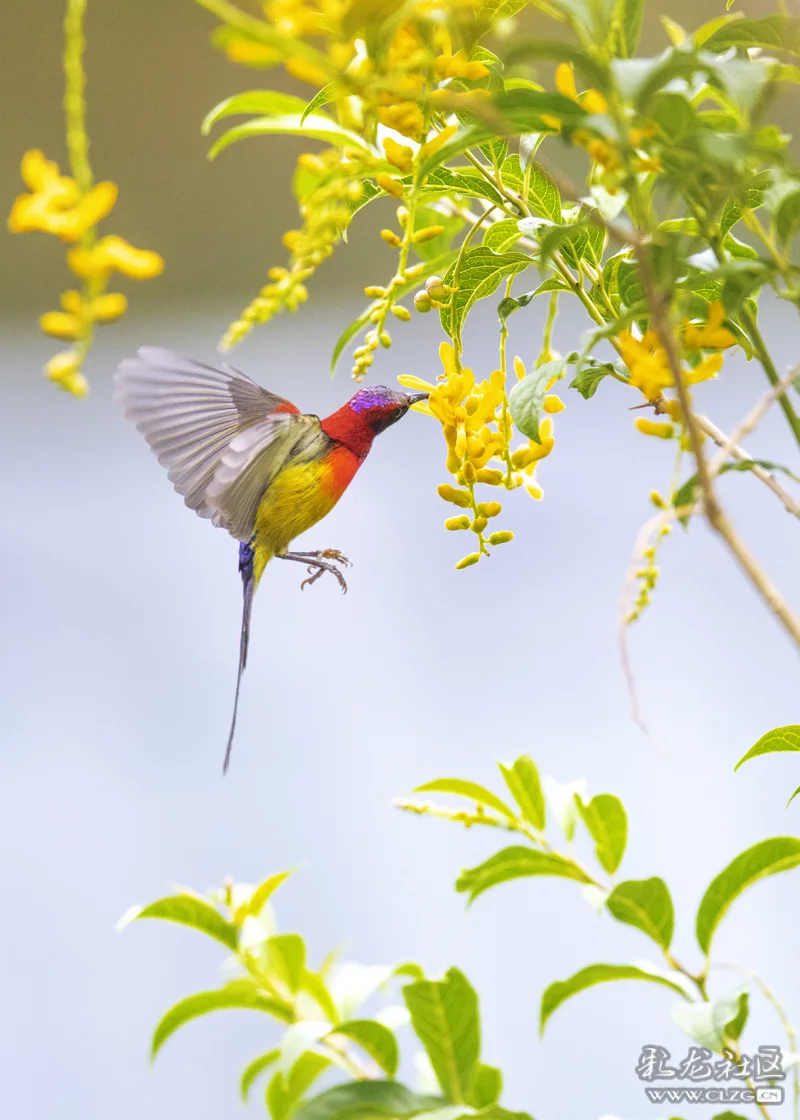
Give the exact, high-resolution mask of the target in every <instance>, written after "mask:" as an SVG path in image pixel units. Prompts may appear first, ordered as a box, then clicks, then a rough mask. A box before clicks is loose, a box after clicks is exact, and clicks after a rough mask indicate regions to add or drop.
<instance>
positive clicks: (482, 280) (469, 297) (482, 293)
mask: <svg viewBox="0 0 800 1120" xmlns="http://www.w3.org/2000/svg"><path fill="white" fill-rule="evenodd" d="M532 263H533V262H532V261H531V259H530V257H526V256H524V255H523V254H522V253H493V252H492V251H491V249H487V248H486V246H485V245H478V246H476V248H474V249H467V250H466V252H465V253H464V254H463V256H462V257H461V260H460V263H459V262H458V261H453V263H452V264H451V266H450V268H449V269H448V270H447V274H446V276H445V278H444V282H445V284H450V285H453V284H454V281H455V279H456V270H457V271H458V278H457V283H458V291H457V292H456V293H455V295H454V297H453V304H452V307H451V305H450V304H446V305H445V306H443V307H442V308H441V311H440V317H441V321H442V329H443V330H444V332H445V334H448V335H450V336H451V337H452V336H453V335H456V336H458V335H460V333H461V329H462V327H463V325H464V320H465V319H466V317H467V315H468V314H469V312H470V309H471V308H472V306H473V305H474V304H475V303H476V302H477V301H478V300H479V299H485V298H486V296H490V295H491V294H492V293H493V292H495V291H496V290H497V288H498V286H499V285H500V282H501V281H502V280H505V279H507V278H508V277H510V276H516V275H517V273H518V272H522V271H523V270H524V269H526V268H528V267H529V266H530V265H531V264H532Z"/></svg>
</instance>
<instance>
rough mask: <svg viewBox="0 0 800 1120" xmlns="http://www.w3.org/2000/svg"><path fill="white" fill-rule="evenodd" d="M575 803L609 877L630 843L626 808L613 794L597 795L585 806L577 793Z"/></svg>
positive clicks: (601, 864)
mask: <svg viewBox="0 0 800 1120" xmlns="http://www.w3.org/2000/svg"><path fill="white" fill-rule="evenodd" d="M575 804H576V806H577V809H578V812H579V813H580V815H581V816H582V817H583V823H584V824H585V825H586V827H587V828H588V829H589V832H590V833H591V836H592V839H593V840H594V843H595V853H596V854H597V859H598V862H599V863H600V866H601V867H603V868H604V869H605V870H606V871H607V872H608V873H609V875H613V873H614V872H615V871H616V870H617V868H618V867H619V865H620V862H621V861H622V857H623V855H624V854H625V845H626V844H627V842H628V817H627V814H626V813H625V806H624V805H623V804H622V802H621V801H620V799H619V798H618V797H615V796H614V795H613V793H598V794H597V796H596V797H593V798H592V800H591V801H590V802H589V803H588V804H586V802H584V801H582V800H581V798H580V797H579V796H578V794H577V793H576V794H575Z"/></svg>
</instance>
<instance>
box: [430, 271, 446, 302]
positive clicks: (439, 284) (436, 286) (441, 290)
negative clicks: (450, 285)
mask: <svg viewBox="0 0 800 1120" xmlns="http://www.w3.org/2000/svg"><path fill="white" fill-rule="evenodd" d="M425 291H426V292H427V293H428V295H429V296H430V297H431V299H445V298H446V297H447V287H446V285H445V283H444V281H443V280H442V278H441V276H429V277H428V279H427V280H426V281H425Z"/></svg>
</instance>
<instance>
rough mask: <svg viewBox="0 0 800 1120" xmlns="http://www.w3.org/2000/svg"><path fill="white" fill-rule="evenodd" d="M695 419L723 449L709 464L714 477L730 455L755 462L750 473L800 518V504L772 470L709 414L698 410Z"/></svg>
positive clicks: (702, 429) (742, 461)
mask: <svg viewBox="0 0 800 1120" xmlns="http://www.w3.org/2000/svg"><path fill="white" fill-rule="evenodd" d="M695 419H696V420H697V424H698V427H699V428H700V430H701V431H703V432H705V434H706V435H707V436H710V437H711V439H713V441H714V443H716V444H717V446H718V447H721V448H722V451H723V454H722V455H718V456H717V457H716V458H715V459H713V460H712V462H711V463H710V464H709V468H708V470H709V474H710V475H711V476H712V477H714V478H716V476H717V475H718V474H719V472H720V470H721V469H722V467H723V466H724V465H725V460H726V459H727V458H728V456H730V457H731V458H732V459H738V460H739V462H740V463H753V466H752V467H751V468H750V473H751V474H754V475H755V476H756V478H758V479H760V480H761V482H763V483H764V485H765V486H768V487H769V489H770V490H771V491H772V493H773V494H774V495H775V496H776V497H777V498H778V499H779V500H780V501H781V502H782V503H783V506H784V508H785V509H786V510H787V511H788V512H789V513H791V514H792V516H793V517H797V518H800V505H798V504H797V502H796V501H795V500H794V498H793V497H792V495H791V494H789V493H788V491H786V490H784V488H783V487H782V486H781V484H780V483H779V482H778V480H777V479H776V478H775V475H774V474H772V472H771V471H768V470H767V469H766V468H765V467H762V466H759V464H758V463H755V462H753V456H752V455H749V454H748V453H747V452H746V451H745V450H744V448H742V447H739V446H738V444H736V443H734V442H733V441H732V440H731V438H730V437H729V436H726V435H725V433H724V432H722V431H720V429H719V428H718V427H717V426H716V424H713V423H712V422H711V421H710V420H709V419H708V417H707V416H701V415H700V414H699V413H697V412H696V413H695Z"/></svg>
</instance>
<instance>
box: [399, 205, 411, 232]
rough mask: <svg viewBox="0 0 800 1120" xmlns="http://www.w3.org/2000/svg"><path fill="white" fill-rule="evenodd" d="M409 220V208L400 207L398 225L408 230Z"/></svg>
mask: <svg viewBox="0 0 800 1120" xmlns="http://www.w3.org/2000/svg"><path fill="white" fill-rule="evenodd" d="M408 219H409V213H408V208H407V207H405V206H398V207H397V221H398V224H399V225H400V226H401V227H402V228H403V229H405V228H406V223H407V221H408Z"/></svg>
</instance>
